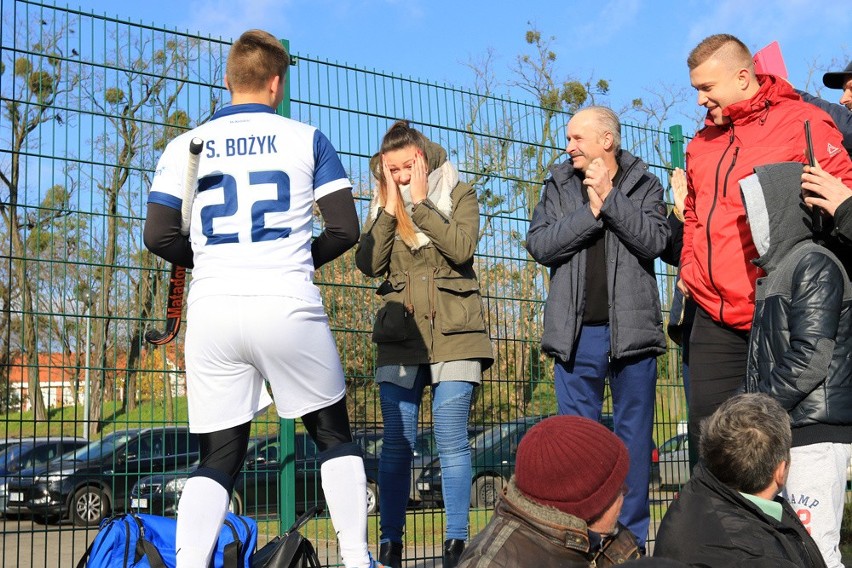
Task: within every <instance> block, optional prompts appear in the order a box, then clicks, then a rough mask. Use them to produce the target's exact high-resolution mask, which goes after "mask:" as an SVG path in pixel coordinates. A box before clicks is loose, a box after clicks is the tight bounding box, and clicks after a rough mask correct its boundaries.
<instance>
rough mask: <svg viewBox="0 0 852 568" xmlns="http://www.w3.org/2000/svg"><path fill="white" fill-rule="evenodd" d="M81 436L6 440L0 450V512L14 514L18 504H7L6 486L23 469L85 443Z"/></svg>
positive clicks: (18, 509)
mask: <svg viewBox="0 0 852 568" xmlns="http://www.w3.org/2000/svg"><path fill="white" fill-rule="evenodd" d="M88 443H89V442H88V441H86V440H85V439H84V438H71V437H69V438H65V437H61V436H52V437H37V438H24V439H20V440H8V444H7V445H6V447H5V448H4V449H3V450H2V452H0V513H3V514H10V515H11V514H17V513H20V512H25V511H26V509H24V510H23V511H22V510H21V508H20V507H11V508H9V507H7V506H6V501H7V496H6V486H7V484H8V483H9V481H14V480H15V478H16V477H18V476H19V475H20V474H21V473H22V472H25V471H27V470H30V469H33V468H39V467H43V466H44V465H45V464H47V462H49V461H50V460H52V459H54V458H56V457H58V456H61V455H62V454H64V453H66V452H70V451H73V450H76V449H77V448H81V447H83V446H85V445H86V444H88Z"/></svg>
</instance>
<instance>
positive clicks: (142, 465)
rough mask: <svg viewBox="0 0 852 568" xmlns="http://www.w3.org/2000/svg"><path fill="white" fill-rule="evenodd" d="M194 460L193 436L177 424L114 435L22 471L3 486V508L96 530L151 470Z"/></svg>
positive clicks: (126, 503) (195, 445) (121, 507)
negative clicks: (5, 497)
mask: <svg viewBox="0 0 852 568" xmlns="http://www.w3.org/2000/svg"><path fill="white" fill-rule="evenodd" d="M197 457H198V438H197V437H196V436H194V435H190V433H189V429H188V428H186V427H181V426H167V427H159V428H137V429H131V430H122V431H117V432H113V433H111V434H108V435H106V436H104V437H103V438H101V439H100V440H97V441H94V442H91V443H90V444H88V445H86V446H84V447H82V448H80V449H78V450H76V451H74V452H70V453H67V454H63V455H62V456H60V457H58V458H56V459H54V460H53V461H51V462H50V463H48V464H47V465H46V466H44V467H42V468H35V469H30V470H25V471H22V472H21V473H20V475H19V476H17V477H16V478H15V479H14V480H11V481H10V482H9V483H8V487H7V490H8V505H9V506H10V507H11V506H15V507H26V508H27V509H29V510H30V511H31V512H32V513H33V515H34V516H36V517H37V518H39V519H43V520H45V521H47V520H55V519H61V518H64V517H70V518H71V520H72V521H73V522H74V524H76V525H81V526H97V525H98V524H99V523H100V522H101V521H102V520H103V519H104V518H106V517H107V516H109V515H110V514H112V513H116V512H121V511H125V510H127V508H128V506H129V504H130V503H129V500H128V496H129V493H130V489H131V488H132V487H133V485H134V484H135V483H136V482H137V481H138V480H139V478H141V477H143V476H145V475H150V474H151V473H152V472H157V471H168V470H174V469H178V468H185V467H186V466H187V464H189V463H191V462H192V461H193V460H196V459H197Z"/></svg>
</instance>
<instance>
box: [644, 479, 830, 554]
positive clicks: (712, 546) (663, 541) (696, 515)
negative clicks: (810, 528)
mask: <svg viewBox="0 0 852 568" xmlns="http://www.w3.org/2000/svg"><path fill="white" fill-rule="evenodd" d="M775 501H776V502H777V503H780V504H781V510H782V515H781V520H780V521H776V520H775V519H773V518H772V517H769V516H767V515H766V514H765V513H763V511H761V510H760V508H758V506H757V505H755V504H754V503H752V502H751V501H749V500H748V499H746V498H745V497H743V496H742V495H740V494H739V493H738V492H736V491H734V490H733V489H730V488H729V487H728V486H727V485H725V484H724V483H722V482H721V481H719V479H718V478H717V477H716V476H714V475H713V474H712V473H710V471H709V470H707V469H706V468H705V467H704V465H703V464H701V463H699V464H698V465H697V466H696V467H695V470H694V471H693V475H692V478H690V480H689V482H687V484H686V486H685V487H684V488H683V490H682V491H681V492H680V494H679V495H678V497H677V499H675V500H674V501H673V502H672V504H671V505H670V506H669V510H668V511H667V512H666V516H665V517H663V522H662V523H661V524H660V529H659V531H658V532H657V540H656V542H655V543H654V556H657V557H662V558H673V559H675V560H680V561H681V562H686V563H687V564H690V565H692V566H704V567H710V568H738V567H743V568H745V567H748V568H807V567H812V568H824V567H825V561H824V560H823V559H822V555H821V554H820V552H819V548H817V545H816V543H815V542H814V541H813V539H812V538H811V537H810V535H809V534H808V532H807V530H806V529H805V527H804V526H802V523H801V521H799V517H798V516H797V515H796V512H795V511H793V509H792V508H791V507H790V504H789V503H787V501H786V500H785V499H782V498H781V497H776V498H775Z"/></svg>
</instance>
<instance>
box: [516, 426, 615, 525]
mask: <svg viewBox="0 0 852 568" xmlns="http://www.w3.org/2000/svg"><path fill="white" fill-rule="evenodd" d="M629 465H630V458H629V457H628V454H627V448H626V447H625V445H624V443H623V442H622V441H621V440H620V439H619V438H618V436H616V435H615V434H613V433H612V432H611V431H610V430H609V429H608V428H607V427H606V426H604V425H603V424H601V423H599V422H595V421H594V420H589V419H588V418H581V417H579V416H552V417H550V418H546V419H544V420H542V421H541V422H539V423H538V424H536V425H535V426H533V427H532V428H530V430H529V431H528V432H527V434H526V435H525V436H524V437H523V438H522V439H521V443H520V444H519V445H518V453H517V456H516V459H515V485H516V486H517V488H518V490H519V491H520V492H521V493H523V494H524V495H525V496H527V497H528V498H529V499H531V500H533V501H535V502H537V503H540V504H542V505H547V506H550V507H554V508H556V509H559V510H560V511H562V512H565V513H568V514H569V515H573V516H575V517H577V518H579V519H582V520H584V521H591V520H594V519H596V518H597V517H599V516H600V515H601V514H602V513H603V512H604V511H606V509H607V507H609V506H610V505H611V504H612V503H614V502H615V499H616V497H618V493H619V491H621V488H622V486H623V484H624V480H625V479H626V478H627V469H628V467H629Z"/></svg>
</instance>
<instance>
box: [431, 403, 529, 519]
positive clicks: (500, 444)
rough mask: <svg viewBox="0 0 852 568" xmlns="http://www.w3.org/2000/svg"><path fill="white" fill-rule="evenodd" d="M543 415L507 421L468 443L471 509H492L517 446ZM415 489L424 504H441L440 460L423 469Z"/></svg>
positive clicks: (506, 477)
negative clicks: (471, 470) (471, 474)
mask: <svg viewBox="0 0 852 568" xmlns="http://www.w3.org/2000/svg"><path fill="white" fill-rule="evenodd" d="M544 418H546V417H545V416H528V417H525V418H519V419H517V420H512V421H510V422H504V423H502V424H497V425H496V426H493V427H491V428H489V429H488V430H486V431H484V432H482V433H481V434H479V435H478V436H477V437H476V438H474V439H473V441H472V442H471V448H470V451H471V464H472V466H473V476H472V479H471V484H472V487H471V492H470V505H471V507H485V508H493V507H494V504H495V503H496V502H497V496H498V495H500V492H501V491H502V489H503V485H504V484H505V483H506V482H507V481H508V480H509V478H510V477H511V476H512V472H514V471H515V454H516V453H517V451H518V443H519V442H520V441H521V438H523V436H524V434H526V433H527V430H529V429H530V428H532V427H533V425H534V424H537V423H538V422H540V421H541V420H543V419H544ZM417 490H418V491H419V492H420V497H421V499H422V500H423V503H424V504H426V505H438V504H440V503H441V502H442V500H443V496H442V493H441V490H442V475H441V464H440V461H439V460H434V461H433V462H432V463H430V464H429V465H427V466H426V467H424V468H423V472H422V473H421V474H420V477H419V478H417Z"/></svg>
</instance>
